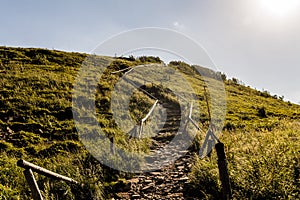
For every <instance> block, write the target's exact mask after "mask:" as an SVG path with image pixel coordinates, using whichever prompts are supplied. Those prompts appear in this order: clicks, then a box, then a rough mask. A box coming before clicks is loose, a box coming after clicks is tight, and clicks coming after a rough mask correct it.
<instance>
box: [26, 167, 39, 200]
mask: <svg viewBox="0 0 300 200" xmlns="http://www.w3.org/2000/svg"><path fill="white" fill-rule="evenodd" d="M23 173H24V175H25V178H26V180H27V183H28V185H29V187H30V190H31V192H32V198H33V199H34V200H43V197H42V194H41V192H40V189H39V186H38V184H37V182H36V180H35V178H34V175H33V173H32V171H31V169H25V170H24V172H23Z"/></svg>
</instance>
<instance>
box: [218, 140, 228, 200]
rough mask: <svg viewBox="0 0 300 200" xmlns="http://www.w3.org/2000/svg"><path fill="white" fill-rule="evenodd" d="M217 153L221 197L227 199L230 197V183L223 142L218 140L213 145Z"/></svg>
mask: <svg viewBox="0 0 300 200" xmlns="http://www.w3.org/2000/svg"><path fill="white" fill-rule="evenodd" d="M215 148H216V151H217V155H218V168H219V176H220V180H221V183H222V193H223V199H224V200H228V199H231V185H230V180H229V173H228V169H227V161H226V155H225V150H224V144H223V143H221V142H219V143H217V144H216V145H215Z"/></svg>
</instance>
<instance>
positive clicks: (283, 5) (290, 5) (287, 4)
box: [261, 0, 300, 17]
mask: <svg viewBox="0 0 300 200" xmlns="http://www.w3.org/2000/svg"><path fill="white" fill-rule="evenodd" d="M261 3H262V6H263V8H264V10H265V11H267V12H269V14H271V15H273V16H279V17H285V16H288V15H290V14H292V13H293V12H294V11H296V10H297V7H298V6H299V5H300V0H261Z"/></svg>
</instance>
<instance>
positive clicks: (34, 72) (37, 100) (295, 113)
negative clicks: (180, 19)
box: [0, 47, 300, 199]
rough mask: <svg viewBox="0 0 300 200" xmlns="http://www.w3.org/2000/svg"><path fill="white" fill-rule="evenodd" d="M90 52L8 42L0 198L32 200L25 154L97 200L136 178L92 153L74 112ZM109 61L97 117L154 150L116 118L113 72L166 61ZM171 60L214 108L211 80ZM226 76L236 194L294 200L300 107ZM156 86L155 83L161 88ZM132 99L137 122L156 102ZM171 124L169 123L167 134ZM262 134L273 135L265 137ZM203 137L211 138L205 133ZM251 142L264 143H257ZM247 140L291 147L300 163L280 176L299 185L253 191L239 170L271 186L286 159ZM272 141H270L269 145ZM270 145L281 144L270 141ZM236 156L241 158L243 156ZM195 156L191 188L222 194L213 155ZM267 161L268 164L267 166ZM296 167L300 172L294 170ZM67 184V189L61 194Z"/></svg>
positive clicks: (3, 51) (1, 57) (0, 126)
mask: <svg viewBox="0 0 300 200" xmlns="http://www.w3.org/2000/svg"><path fill="white" fill-rule="evenodd" d="M86 57H87V55H86V54H80V53H67V52H61V51H54V50H45V49H26V48H8V47H0V76H1V81H0V107H1V110H0V147H1V150H0V151H1V158H0V163H1V165H0V168H1V175H0V197H3V198H8V197H9V198H11V199H18V198H19V197H20V198H21V199H30V192H29V189H28V186H27V184H26V183H25V179H24V177H23V175H22V171H21V169H20V168H18V167H17V166H16V161H17V160H18V159H20V158H23V159H26V160H29V161H31V162H34V163H36V164H38V165H40V166H44V167H46V168H47V169H50V170H54V171H56V172H59V173H62V174H64V175H67V176H70V177H72V178H74V179H77V180H79V181H82V182H84V183H86V185H89V187H86V188H85V190H89V191H91V192H90V193H93V194H94V197H96V196H98V197H99V198H103V197H104V196H105V195H107V196H109V194H107V193H109V192H110V191H111V190H110V189H109V188H114V186H113V185H114V184H115V183H116V182H117V184H118V183H119V182H118V181H119V180H121V179H122V178H125V179H131V178H132V175H131V174H124V173H119V172H116V171H114V170H112V169H110V168H107V167H105V166H103V165H101V164H99V163H98V162H97V161H95V159H93V158H92V157H91V156H90V155H89V153H88V152H87V151H86V150H85V148H84V146H83V145H82V143H81V142H80V140H79V138H78V133H77V130H76V128H75V126H74V121H73V114H72V89H73V86H74V80H75V78H76V75H77V73H78V71H79V69H80V67H81V65H82V63H83V62H84V60H85V58H86ZM103 58H105V57H103ZM105 59H112V60H113V62H112V63H111V65H110V66H109V67H108V68H107V70H106V72H105V73H104V75H103V76H102V77H101V79H100V81H99V83H98V86H97V95H96V99H95V102H96V108H97V113H98V115H99V116H98V119H97V120H98V122H99V124H100V125H101V126H102V127H103V129H104V131H105V133H106V134H108V135H112V136H114V137H115V138H116V141H115V142H116V143H117V144H119V145H120V146H122V147H124V148H127V149H130V150H131V151H134V152H149V151H151V148H150V147H151V145H149V144H153V141H152V140H150V139H149V138H143V139H140V140H137V139H134V138H128V137H127V135H126V134H124V132H123V131H122V130H121V129H120V128H118V127H117V126H116V122H115V121H114V120H113V119H112V111H111V108H110V101H111V95H112V94H111V93H112V90H113V89H114V84H115V83H116V82H117V81H118V80H119V78H120V76H121V75H122V74H111V72H113V71H117V70H122V69H125V68H128V67H133V66H137V65H141V64H149V63H160V62H161V61H160V60H159V58H155V57H141V58H137V59H136V58H133V57H129V58H105ZM170 64H171V65H170V66H172V67H173V68H174V69H176V70H179V71H180V72H182V73H184V74H185V76H186V79H187V80H188V81H189V82H190V83H191V85H193V87H194V88H196V89H195V91H196V92H197V93H196V94H195V95H196V96H197V97H199V99H200V100H199V104H200V106H202V107H203V108H206V102H205V95H204V91H203V86H204V82H203V80H201V77H199V76H198V75H196V74H195V70H194V68H193V67H191V66H189V65H187V64H185V63H183V62H173V63H170ZM209 74H210V75H209ZM206 75H207V77H208V78H213V77H210V76H212V75H213V73H212V72H211V71H209V70H208V71H206ZM222 77H223V78H224V83H225V88H226V98H227V99H226V100H227V114H226V121H225V126H224V128H223V130H224V133H223V134H222V136H221V139H224V141H225V142H226V144H228V149H227V151H228V154H229V167H231V169H230V170H233V171H232V174H231V175H232V176H233V177H234V178H233V181H234V182H233V190H234V194H235V195H236V197H237V198H246V197H247V195H248V196H251V197H253V198H258V199H259V198H263V197H270V198H271V197H274V195H283V197H282V198H284V197H288V196H287V195H288V193H290V194H293V195H297V194H299V190H297V189H293V188H295V187H296V186H297V184H298V183H299V182H298V183H297V181H299V163H300V162H299V158H297V152H298V153H299V146H298V145H296V144H297V142H298V135H297V133H299V132H297V129H296V128H297V127H299V126H298V125H297V121H298V120H299V118H300V106H299V105H295V104H292V103H289V102H284V101H283V100H282V99H280V98H279V97H277V96H271V95H269V94H268V92H260V91H256V90H254V89H252V88H250V87H246V86H243V85H240V84H238V82H237V81H236V80H235V79H233V80H226V79H225V75H223V76H222ZM155 87H156V86H153V88H155ZM160 94H161V95H165V96H168V97H169V98H170V99H173V97H172V95H170V94H169V93H168V92H167V91H163V90H162V91H161V92H160ZM132 98H133V99H131V104H130V109H131V116H132V117H133V118H134V119H140V118H141V117H143V116H145V115H146V114H147V110H149V108H151V106H152V104H153V99H151V98H149V97H147V96H146V95H144V94H143V93H141V92H140V93H139V92H136V93H135V94H134V95H133V97H132ZM135 102H142V103H140V104H138V103H135ZM204 110H206V109H204ZM198 118H199V120H200V121H201V122H202V123H201V124H199V125H201V126H202V127H207V126H208V122H209V120H208V114H207V112H203V113H201V115H199V116H198ZM169 128H170V127H167V131H168V129H169ZM262 137H263V138H264V139H265V140H262V139H261V138H262ZM199 138H203V135H201V136H199ZM284 138H286V139H284ZM291 138H292V139H291ZM251 140H253V141H258V142H257V143H254V144H252V142H253V141H251ZM241 141H243V142H245V143H246V144H252V146H253V148H254V147H255V148H257V149H264V148H267V147H270V148H273V149H274V148H275V149H276V148H283V149H282V150H280V151H278V152H277V153H278V154H279V153H282V154H283V155H284V156H282V157H284V158H285V161H284V163H283V164H285V163H292V164H291V165H288V166H286V167H285V166H281V165H280V166H281V168H280V169H278V170H277V171H276V173H281V172H282V173H284V174H285V179H284V181H288V180H289V179H290V181H291V182H290V184H291V185H290V186H287V185H288V183H285V182H280V180H278V178H276V179H275V178H274V181H273V182H271V183H268V184H271V185H272V184H273V186H272V187H271V186H270V187H271V188H267V189H264V190H263V189H262V188H255V187H254V186H255V184H254V186H253V187H250V188H251V189H247V190H246V189H245V188H247V187H248V186H249V185H247V183H246V180H243V181H241V180H238V177H237V174H236V173H235V172H241V167H245V168H247V169H248V168H249V170H245V171H246V172H247V173H245V174H244V176H243V177H244V179H249V180H251V181H253V182H252V183H251V184H252V185H253V183H255V181H260V182H261V185H263V184H265V183H267V182H266V180H264V178H263V177H264V176H272V174H268V173H267V171H268V170H260V168H263V169H264V167H267V168H268V167H269V168H270V167H271V165H270V164H268V165H267V163H268V160H270V161H272V162H270V163H273V164H274V163H276V161H277V160H280V159H279V158H278V159H277V157H276V156H278V155H277V154H275V155H272V154H271V153H269V154H266V155H268V157H266V156H263V155H262V153H263V151H262V150H259V151H256V152H260V153H261V154H259V155H257V154H255V153H256V152H255V151H252V150H251V148H250V147H249V146H247V145H244V144H243V143H241ZM264 141H268V142H266V143H263V142H264ZM286 141H288V142H286ZM199 143H201V139H199V140H197V141H196V142H195V143H194V145H195V148H194V149H196V150H198V148H199ZM270 143H273V144H274V145H273V146H272V145H271V146H270V145H269V144H270ZM258 144H260V145H262V144H265V147H264V148H262V147H259V146H257V145H258ZM275 144H278V145H279V146H276V145H275ZM280 145H281V146H280ZM284 148H285V149H284ZM286 152H289V153H286ZM248 154H249V155H252V154H253V155H256V157H254V158H255V159H256V160H253V159H251V158H249V157H247V156H248ZM236 155H237V156H238V157H239V159H237V158H236V157H235V156H236ZM213 156H214V155H213ZM242 158H243V159H246V160H247V159H248V160H249V162H250V161H251V162H252V163H251V164H249V165H246V164H245V163H244V162H242V161H241V160H240V159H242ZM261 159H262V160H261ZM264 159H267V160H264ZM194 160H196V162H195V164H194V166H193V171H192V173H191V174H190V179H191V184H192V185H191V186H190V187H191V188H193V187H194V188H195V190H196V191H200V189H201V192H202V193H203V194H207V197H211V198H213V197H214V198H218V195H219V193H218V192H219V191H218V189H219V183H218V179H217V176H216V173H215V172H216V166H215V164H214V163H213V162H208V161H206V160H197V158H194ZM262 162H264V163H263V164H261V163H262ZM230 163H234V164H232V165H231V164H230ZM255 166H258V167H259V169H255ZM250 169H251V170H252V171H251V170H250ZM271 169H272V168H270V170H271ZM289 169H291V170H294V171H293V172H291V171H290V170H289ZM255 170H256V172H255ZM270 170H269V171H270ZM253 171H254V172H255V173H256V174H257V175H255V176H257V177H256V178H255V177H250V174H251V173H252V174H253ZM259 173H264V174H259ZM274 173H275V172H274ZM297 173H298V174H297ZM196 177H198V179H197V178H196ZM249 177H250V178H249ZM272 177H274V176H272ZM12 180H13V181H12ZM38 180H39V184H40V186H41V187H42V188H43V191H44V193H45V195H48V197H49V198H54V199H55V198H58V199H59V198H64V199H74V198H75V197H76V195H74V194H73V193H72V192H71V191H72V187H71V186H68V185H67V184H64V183H56V182H55V183H52V181H51V180H49V179H47V178H45V177H43V176H38ZM292 180H293V181H292ZM264 181H265V182H264ZM203 182H205V183H209V184H207V187H203ZM201 184H202V186H201ZM249 184H250V183H249ZM59 188H61V189H62V190H64V191H66V192H65V193H64V194H61V192H59V190H60V189H59ZM274 188H279V189H278V191H281V192H280V193H278V194H277V193H275V192H274V191H273V190H275V189H274ZM203 194H200V196H199V198H203V196H201V195H203ZM256 194H259V195H256ZM62 195H65V196H62ZM210 195H211V196H210ZM255 195H256V196H255ZM264 195H265V196H264ZM268 195H269V196H268ZM204 196H205V195H204Z"/></svg>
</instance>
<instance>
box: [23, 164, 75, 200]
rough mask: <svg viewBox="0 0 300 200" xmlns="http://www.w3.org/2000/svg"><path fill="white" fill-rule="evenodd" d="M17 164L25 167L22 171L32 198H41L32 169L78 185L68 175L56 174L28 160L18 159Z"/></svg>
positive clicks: (41, 199) (35, 199)
mask: <svg viewBox="0 0 300 200" xmlns="http://www.w3.org/2000/svg"><path fill="white" fill-rule="evenodd" d="M17 165H18V166H19V167H22V168H24V169H25V170H24V172H23V173H24V175H25V178H26V181H27V183H28V185H29V187H30V190H31V192H32V198H33V199H34V200H43V197H42V195H41V192H40V190H39V187H38V184H37V182H36V180H35V178H34V175H33V171H34V172H36V173H39V174H42V175H44V176H47V177H50V178H53V179H57V180H63V181H66V182H69V183H72V184H76V185H79V183H78V182H77V181H75V180H73V179H71V178H69V177H66V176H63V175H60V174H57V173H55V172H52V171H50V170H47V169H45V168H42V167H40V166H37V165H35V164H32V163H30V162H27V161H25V160H18V162H17Z"/></svg>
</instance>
